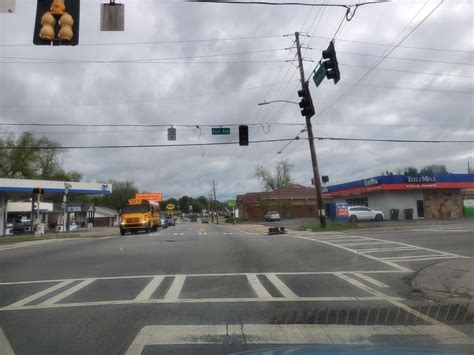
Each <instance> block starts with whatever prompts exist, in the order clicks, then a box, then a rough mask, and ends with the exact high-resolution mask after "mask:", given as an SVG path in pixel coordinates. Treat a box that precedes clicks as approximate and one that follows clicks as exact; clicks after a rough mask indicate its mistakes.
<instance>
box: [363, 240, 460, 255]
mask: <svg viewBox="0 0 474 355" xmlns="http://www.w3.org/2000/svg"><path fill="white" fill-rule="evenodd" d="M370 239H371V240H378V241H381V242H383V241H384V240H383V239H377V238H370ZM391 243H393V244H398V245H400V246H405V247H417V248H419V249H420V250H427V251H431V252H433V253H438V254H444V255H452V256H454V257H457V258H469V257H468V256H464V255H458V254H454V253H448V252H445V251H441V250H435V249H431V248H425V247H420V246H417V245H412V244H407V243H401V242H391Z"/></svg>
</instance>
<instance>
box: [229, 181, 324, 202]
mask: <svg viewBox="0 0 474 355" xmlns="http://www.w3.org/2000/svg"><path fill="white" fill-rule="evenodd" d="M292 198H293V199H297V198H299V199H301V198H316V190H315V189H314V188H313V187H306V186H302V185H291V186H288V187H284V188H282V189H279V190H275V191H268V192H248V193H246V194H244V195H237V201H246V202H248V201H259V200H269V199H292Z"/></svg>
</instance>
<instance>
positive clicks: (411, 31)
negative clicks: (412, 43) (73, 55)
mask: <svg viewBox="0 0 474 355" xmlns="http://www.w3.org/2000/svg"><path fill="white" fill-rule="evenodd" d="M443 2H444V0H441V1H440V2H439V3H438V4H437V5H436V6H435V7H434V8H433V9H432V10H431V11H430V12H429V13H428V14H427V15H425V17H423V19H422V20H421V21H419V22H418V23H417V24H416V25H415V26H414V27H413V28H412V29H411V30H410V31H409V32H408V33H407V34H406V35H405V36H403V38H402V39H400V40H399V41H398V42H397V43H396V44H395V45H394V46H393V47H392V48H391V49H390V50H388V51H387V53H385V54H384V56H383V57H382V58H380V60H378V61H377V62H376V63H375V64H374V65H373V66H372V67H371V68H370V69H369V70H367V71H366V72H365V73H364V75H362V76H361V77H360V78H359V80H357V81H356V82H355V83H354V84H353V85H351V87H350V88H349V89H348V90H346V91H345V92H344V93H343V94H342V95H340V96H338V97H336V99H334V100H333V101H332V102H331V103H330V104H329V105H327V106H326V107H325V108H324V109H323V110H321V111H320V112H319V113H317V114H316V116H315V117H318V116H321V115H322V114H323V113H325V112H326V111H328V110H329V108H330V107H332V106H333V105H335V104H336V103H337V102H338V101H340V100H341V99H343V98H344V97H346V96H347V95H348V94H349V93H350V92H351V91H352V90H353V89H354V88H355V87H356V86H357V85H358V84H359V83H360V82H362V80H364V79H365V78H366V77H367V76H368V75H369V74H370V73H371V72H372V71H373V70H375V68H376V67H377V66H378V65H379V64H380V63H382V62H383V61H384V60H385V58H386V57H387V56H389V55H390V54H391V53H392V52H393V51H394V50H395V49H396V48H397V47H398V46H399V45H400V44H401V43H403V41H405V40H406V39H407V38H408V37H409V36H410V35H411V34H412V33H413V32H415V31H416V29H418V28H419V27H420V26H421V25H422V24H423V23H424V22H425V21H426V20H427V19H428V18H429V17H430V16H431V15H432V14H433V13H434V12H435V11H436V10H437V9H438V8H439V7H440V6H441V4H442V3H443ZM427 3H428V1H426V2H425V3H424V5H423V6H422V7H421V8H420V10H418V12H417V13H416V14H415V15H414V16H413V17H412V18H411V19H410V21H409V22H408V24H407V25H406V26H405V27H404V28H403V29H402V31H401V32H400V34H401V33H402V32H403V31H404V30H405V28H406V27H407V26H408V25H409V24H410V23H411V22H412V21H413V20H414V19H415V18H416V17H417V16H418V14H419V13H420V12H421V10H423V9H424V7H425V6H426V4H427ZM400 34H399V35H398V36H397V38H398V37H399V36H400Z"/></svg>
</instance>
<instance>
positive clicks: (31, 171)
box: [0, 132, 82, 181]
mask: <svg viewBox="0 0 474 355" xmlns="http://www.w3.org/2000/svg"><path fill="white" fill-rule="evenodd" d="M39 147H41V149H39ZM64 153H65V150H64V149H62V148H61V145H60V144H59V143H57V142H55V141H52V140H50V139H48V138H46V137H40V138H37V137H35V136H34V135H33V133H31V132H25V133H23V134H21V135H20V136H19V137H15V135H14V134H13V133H12V132H10V133H9V134H8V135H7V136H6V137H4V138H1V137H0V177H4V178H11V179H41V180H67V181H80V179H81V178H82V174H81V173H80V172H78V171H69V172H67V171H65V170H64V169H63V168H62V157H63V155H64Z"/></svg>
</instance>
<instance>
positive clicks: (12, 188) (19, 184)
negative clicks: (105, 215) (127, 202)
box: [0, 179, 112, 199]
mask: <svg viewBox="0 0 474 355" xmlns="http://www.w3.org/2000/svg"><path fill="white" fill-rule="evenodd" d="M36 188H41V189H43V190H44V196H53V195H56V196H57V195H62V194H64V191H65V189H66V188H68V193H69V194H82V195H91V194H110V193H111V192H112V185H111V184H101V183H89V182H72V181H52V180H30V179H0V194H4V195H5V196H6V198H7V199H8V198H31V195H32V194H33V189H36Z"/></svg>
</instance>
